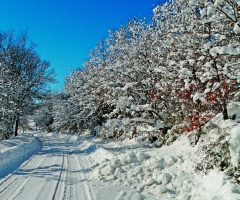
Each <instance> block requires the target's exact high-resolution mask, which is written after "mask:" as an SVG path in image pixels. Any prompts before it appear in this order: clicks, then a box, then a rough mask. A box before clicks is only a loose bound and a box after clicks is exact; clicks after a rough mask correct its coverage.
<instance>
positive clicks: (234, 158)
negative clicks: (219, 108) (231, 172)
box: [229, 124, 240, 167]
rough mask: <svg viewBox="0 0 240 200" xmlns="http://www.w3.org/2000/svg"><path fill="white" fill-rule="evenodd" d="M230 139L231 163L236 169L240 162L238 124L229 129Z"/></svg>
mask: <svg viewBox="0 0 240 200" xmlns="http://www.w3.org/2000/svg"><path fill="white" fill-rule="evenodd" d="M230 137H231V139H230V141H229V144H230V145H229V150H230V155H231V163H232V165H233V166H234V167H238V165H239V162H240V124H237V125H236V126H234V127H233V128H232V129H231V131H230Z"/></svg>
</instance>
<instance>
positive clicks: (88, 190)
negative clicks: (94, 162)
mask: <svg viewBox="0 0 240 200" xmlns="http://www.w3.org/2000/svg"><path fill="white" fill-rule="evenodd" d="M82 157H83V156H81V158H82ZM75 161H76V163H77V165H78V167H79V169H85V167H84V166H83V165H81V164H80V162H79V160H78V159H77V157H75ZM81 161H82V162H83V159H81ZM81 177H82V179H83V180H85V179H86V177H85V176H84V174H83V173H81ZM83 185H84V188H85V192H86V194H87V198H88V199H89V200H97V198H96V194H95V193H94V190H93V189H92V187H91V186H90V185H89V184H87V182H86V181H84V182H83Z"/></svg>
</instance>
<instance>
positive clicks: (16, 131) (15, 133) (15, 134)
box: [14, 117, 19, 137]
mask: <svg viewBox="0 0 240 200" xmlns="http://www.w3.org/2000/svg"><path fill="white" fill-rule="evenodd" d="M18 124H19V117H17V119H16V124H15V132H14V136H15V137H16V136H17V135H18Z"/></svg>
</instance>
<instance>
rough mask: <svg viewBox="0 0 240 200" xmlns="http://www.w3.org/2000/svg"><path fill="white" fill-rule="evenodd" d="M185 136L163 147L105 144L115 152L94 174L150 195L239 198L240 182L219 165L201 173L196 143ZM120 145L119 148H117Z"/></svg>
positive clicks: (217, 199) (208, 199)
mask: <svg viewBox="0 0 240 200" xmlns="http://www.w3.org/2000/svg"><path fill="white" fill-rule="evenodd" d="M187 140H188V139H187V138H186V137H182V138H181V139H180V140H178V141H176V142H175V143H173V144H172V145H171V146H165V147H163V148H160V149H157V148H152V149H149V148H144V147H138V148H137V149H129V148H124V146H121V145H120V144H119V143H115V144H114V143H111V144H105V145H103V146H105V148H107V149H112V153H113V154H112V155H111V156H109V155H106V156H104V154H102V155H101V157H102V162H101V163H100V164H99V166H98V167H97V168H96V169H95V170H94V172H93V174H92V176H93V177H94V178H95V179H100V180H102V181H110V182H112V183H113V184H117V185H121V186H127V187H131V188H133V189H136V190H138V191H139V192H141V193H142V194H144V195H145V196H146V197H148V198H147V199H164V200H165V199H176V200H186V199H187V200H190V199H192V200H202V199H204V200H212V199H215V200H224V199H231V200H234V199H235V200H239V199H240V189H239V186H238V185H236V184H234V183H232V182H231V180H228V179H227V177H226V175H225V174H224V173H222V172H220V171H218V170H216V169H214V170H212V171H211V172H210V173H209V174H208V175H204V176H203V175H200V174H197V173H196V172H195V171H194V169H195V164H196V162H195V161H196V160H198V157H197V154H196V150H197V148H196V147H192V146H190V145H189V142H188V141H187ZM114 149H117V150H118V151H114Z"/></svg>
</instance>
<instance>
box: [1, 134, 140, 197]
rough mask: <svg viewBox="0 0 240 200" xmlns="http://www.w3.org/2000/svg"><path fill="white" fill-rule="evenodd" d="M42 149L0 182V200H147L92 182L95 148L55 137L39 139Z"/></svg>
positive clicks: (107, 184)
mask: <svg viewBox="0 0 240 200" xmlns="http://www.w3.org/2000/svg"><path fill="white" fill-rule="evenodd" d="M39 139H40V140H41V141H42V144H43V146H42V149H41V150H40V151H39V152H38V153H37V154H35V155H33V156H32V157H30V159H28V160H27V161H25V162H24V163H23V164H22V165H21V166H20V167H19V168H18V169H17V170H15V171H14V172H13V173H11V174H9V175H7V176H6V177H4V178H2V179H0V199H1V200H11V199H15V200H23V199H24V200H36V199H39V200H43V199H44V200H54V199H56V200H60V199H64V200H65V199H71V200H78V199H79V200H80V199H81V200H85V199H86V200H97V199H99V200H103V199H104V200H107V199H116V200H120V199H124V200H125V199H144V197H143V196H142V195H141V194H139V193H138V192H136V191H135V190H132V189H129V188H122V187H119V186H113V185H110V184H109V183H105V182H100V181H97V180H93V179H91V178H89V176H88V172H89V171H92V170H93V169H94V168H95V167H96V166H94V165H93V162H92V161H91V159H93V158H91V157H90V156H89V154H90V153H92V152H94V151H95V150H96V146H95V145H94V144H86V143H84V142H82V141H81V140H77V141H76V140H71V137H67V136H66V137H63V136H62V137H61V135H60V136H58V135H56V134H53V135H48V136H44V135H43V134H42V135H39Z"/></svg>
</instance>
